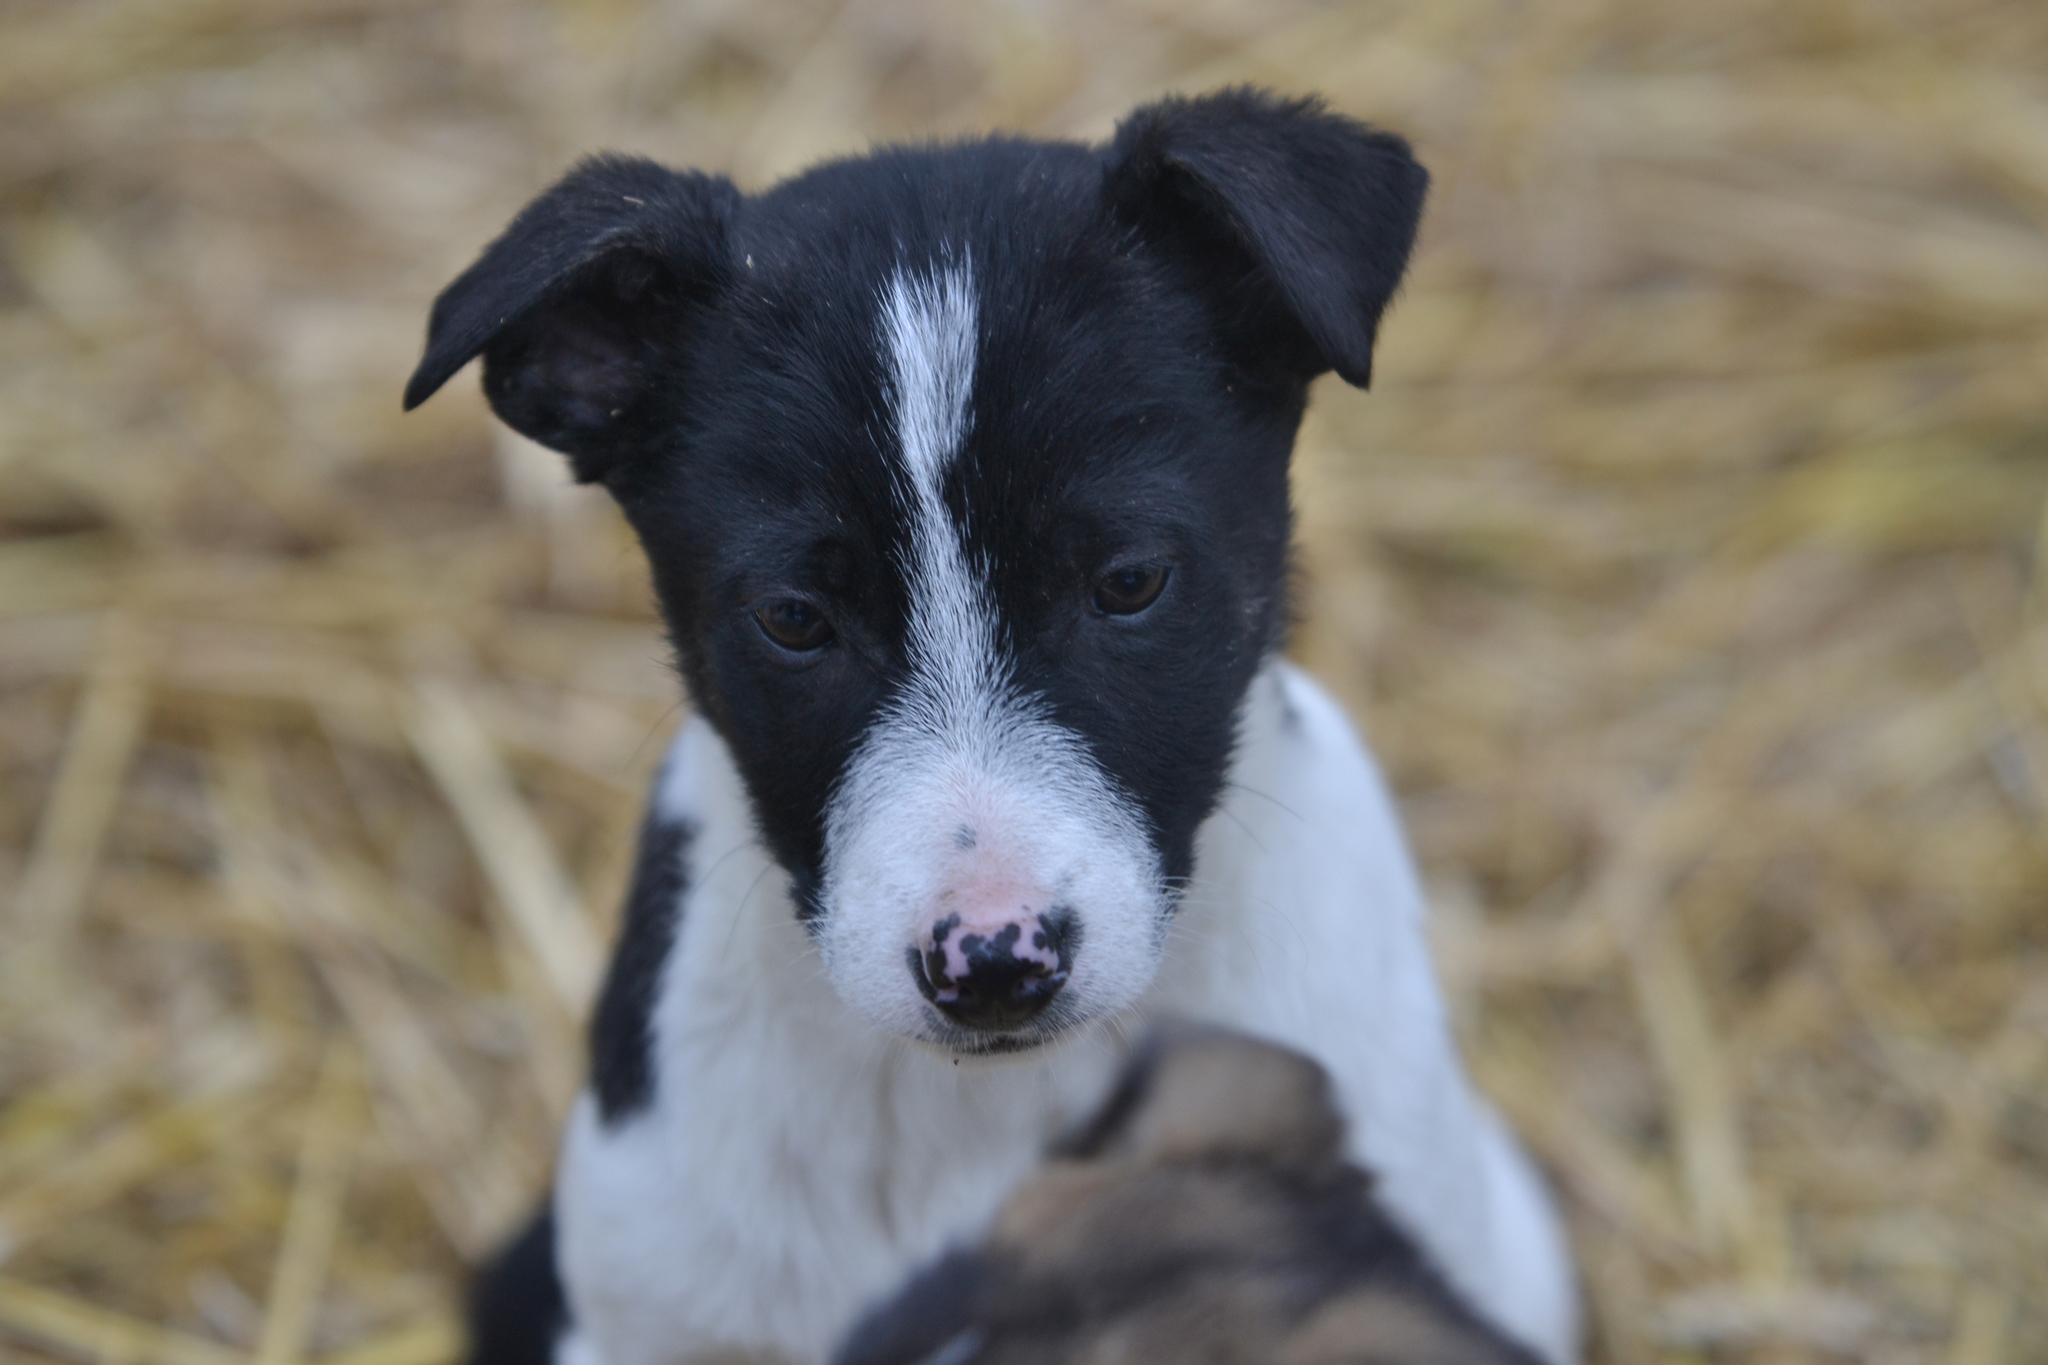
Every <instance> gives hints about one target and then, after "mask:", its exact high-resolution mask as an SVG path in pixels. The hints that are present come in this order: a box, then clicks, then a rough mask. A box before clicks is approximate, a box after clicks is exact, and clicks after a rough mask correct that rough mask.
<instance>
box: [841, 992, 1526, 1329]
mask: <svg viewBox="0 0 2048 1365" xmlns="http://www.w3.org/2000/svg"><path fill="white" fill-rule="evenodd" d="M1342 1139H1343V1128H1342V1124H1341V1123H1340V1122H1339V1120H1338V1117H1337V1114H1336V1112H1335V1110H1334V1109H1333V1108H1332V1106H1331V1103H1330V1100H1329V1095H1328V1083H1327V1079H1326V1078H1325V1076H1324V1075H1323V1073H1322V1070H1321V1069H1320V1068H1319V1067H1318V1066H1316V1064H1315V1063H1314V1062H1312V1061H1310V1060H1309V1059H1308V1058H1306V1057H1302V1056H1300V1055H1298V1054H1295V1053H1292V1052H1287V1051H1284V1050H1281V1049H1279V1048H1274V1047H1269V1046H1267V1045H1264V1044H1261V1043H1257V1042H1254V1041H1252V1040H1250V1039H1246V1038H1242V1037H1237V1036H1234V1035H1227V1034H1219V1033H1209V1032H1201V1033H1181V1034H1178V1035H1173V1036H1168V1037H1166V1038H1165V1039H1163V1040H1161V1041H1157V1042H1155V1043H1154V1044H1153V1045H1152V1046H1151V1048H1150V1049H1149V1051H1148V1052H1146V1053H1144V1054H1141V1056H1140V1058H1139V1059H1138V1061H1137V1062H1136V1063H1135V1064H1134V1065H1133V1067H1132V1069H1131V1070H1130V1072H1129V1073H1128V1074H1127V1075H1126V1077H1125V1078H1124V1081H1123V1083H1122V1085H1121V1086H1120V1088H1119V1090H1118V1091H1117V1093H1116V1094H1115V1095H1114V1096H1112V1097H1111V1099H1110V1101H1109V1102H1108V1103H1107V1104H1106V1105H1105V1106H1104V1108H1103V1111H1102V1113H1101V1114H1100V1115H1098V1116H1097V1118H1096V1119H1095V1120H1094V1121H1093V1122H1092V1123H1091V1124H1090V1125H1089V1126H1088V1128H1087V1129H1086V1130H1084V1131H1083V1132H1082V1133H1080V1134H1078V1135H1077V1136H1076V1138H1075V1139H1074V1140H1072V1141H1070V1142H1069V1143H1068V1144H1066V1145H1065V1147H1064V1149H1063V1150H1062V1151H1061V1152H1060V1153H1058V1154H1056V1155H1055V1158H1054V1159H1053V1160H1052V1161H1049V1162H1048V1163H1047V1164H1046V1165H1045V1166H1044V1167H1042V1168H1041V1169H1040V1170H1039V1171H1038V1172H1037V1173H1036V1174H1035V1175H1034V1176H1032V1177H1031V1178H1030V1179H1028V1180H1026V1181H1025V1182H1024V1184H1023V1185H1021V1186H1020V1187H1019V1188H1018V1189H1017V1190H1016V1191H1015V1192H1014V1193H1013V1194H1012V1195H1011V1197H1010V1198H1009V1200H1008V1201H1007V1202H1006V1203H1005V1204H1004V1206H1003V1208H1002V1210H1001V1212H1000V1213H999V1214H998V1215H997V1218H996V1222H995V1226H994V1228H993V1229H992V1230H991V1232H990V1234H989V1236H988V1238H987V1240H986V1241H984V1242H983V1243H982V1244H981V1245H980V1246H978V1247H974V1248H971V1249H963V1250H959V1251H956V1252H954V1253H952V1254H951V1255H949V1256H947V1257H945V1258H944V1259H942V1260H941V1261H939V1262H938V1263H936V1264H935V1265H933V1266H931V1267H930V1268H928V1269H927V1270H926V1271H924V1272H923V1273H921V1274H920V1275H918V1276H917V1277H915V1278H914V1279H913V1280H912V1281H911V1282H910V1284H908V1285H907V1286H905V1287H904V1288H903V1289H902V1290H901V1291H900V1292H899V1293H898V1294H897V1295H896V1296H895V1297H894V1298H892V1299H890V1300H889V1301H888V1302H886V1303H884V1304H883V1305H881V1306H880V1307H878V1308H877V1309H876V1310H875V1311H874V1312H872V1313H871V1314H869V1315H868V1317H867V1318H866V1319H865V1320H864V1321H863V1322H862V1323H861V1324H860V1325H858V1326H857V1327H856V1328H855V1330H854V1332H853V1334H852V1335H851V1336H850V1337H849V1339H848V1341H847V1343H846V1344H845V1346H844V1347H843V1348H842V1349H841V1352H840V1354H839V1356H838V1357H837V1365H933V1363H934V1362H938V1361H945V1362H949V1365H1082V1363H1083V1362H1090V1361H1104V1360H1117V1361H1124V1362H1131V1365H1151V1363H1152V1362H1158V1365H1168V1362H1171V1363H1172V1365H1205V1363H1208V1365H1240V1363H1241V1365H1251V1363H1252V1362H1258V1365H1367V1362H1378V1363H1379V1365H1454V1363H1455V1365H1531V1358H1530V1357H1529V1356H1528V1355H1527V1354H1526V1353H1524V1352H1522V1351H1521V1350H1520V1349H1518V1348H1517V1347H1515V1346H1514V1345H1512V1344H1511V1343H1509V1342H1507V1341H1506V1340H1504V1339H1503V1338H1501V1337H1500V1336H1499V1335H1498V1334H1497V1333H1495V1332H1492V1331H1490V1330H1489V1329H1488V1328H1487V1327H1486V1326H1485V1325H1484V1324H1482V1323H1480V1322H1479V1321H1478V1320H1477V1319H1476V1318H1474V1317H1473V1316H1472V1314H1471V1313H1470V1312H1469V1311H1468V1310H1467V1309H1466V1308H1465V1307H1464V1306H1463V1305H1462V1304H1461V1303H1459V1302H1458V1301H1457V1300H1456V1298H1455V1296H1454V1295H1453V1294H1452V1293H1451V1291H1450V1290H1449V1289H1448V1288H1447V1287H1446V1286H1445V1285H1444V1283H1443V1282H1442V1280H1441V1279H1439V1278H1438V1276H1437V1275H1436V1274H1435V1273H1434V1272H1433V1271H1432V1270H1431V1268H1430V1267H1429V1266H1427V1265H1426V1264H1425V1263H1424V1262H1423V1260H1422V1257H1421V1255H1420V1253H1419V1252H1418V1251H1417V1250H1416V1248H1415V1246H1414V1244H1413V1243H1412V1242H1411V1241H1410V1240H1409V1239H1408V1238H1407V1237H1406V1236H1405V1235H1404V1234H1403V1233H1402V1232H1401V1231H1400V1230H1399V1229H1397V1228H1396V1227H1395V1226H1394V1225H1393V1224H1392V1223H1390V1222H1389V1221H1388V1220H1387V1218H1386V1217H1385V1215H1384V1214H1383V1213H1381V1212H1380V1210H1379V1209H1378V1207H1377V1206H1376V1204H1375V1203H1374V1202H1373V1200H1372V1198H1371V1195H1370V1190H1369V1185H1368V1182H1367V1181H1366V1180H1365V1178H1364V1177H1363V1175H1362V1174H1361V1173H1360V1172H1359V1171H1357V1170H1356V1169H1355V1168H1353V1167H1349V1166H1347V1165H1345V1164H1344V1162H1343V1159H1342V1155H1341V1148H1342Z"/></svg>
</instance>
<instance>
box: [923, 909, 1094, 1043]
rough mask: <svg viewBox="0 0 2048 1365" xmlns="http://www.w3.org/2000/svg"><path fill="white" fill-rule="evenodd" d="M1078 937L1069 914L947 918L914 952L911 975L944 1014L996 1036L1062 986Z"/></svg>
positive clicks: (1021, 1021) (1019, 1023) (1018, 1023)
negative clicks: (986, 919) (970, 920)
mask: <svg viewBox="0 0 2048 1365" xmlns="http://www.w3.org/2000/svg"><path fill="white" fill-rule="evenodd" d="M1075 936H1076V935H1075V927H1074V923H1073V917H1072V916H1071V915H1067V914H1061V913H1055V914H1051V915H1036V914H1031V913H1030V912H1028V911H1026V912H1024V913H1022V914H1019V915H1017V916H1015V917H1014V918H1009V919H1002V920H997V921H995V922H993V923H983V922H976V923H972V924H969V923H963V922H962V920H961V918H960V916H958V915H947V916H946V917H945V918H944V919H941V920H938V921H937V922H935V923H934V924H933V925H932V927H931V929H930V931H929V932H928V933H927V934H926V935H925V942H924V943H923V945H922V946H921V947H920V948H914V949H912V950H911V954H910V956H911V966H910V970H911V975H912V976H914V977H916V978H917V988H918V989H919V990H920V991H922V992H924V998H925V999H927V1000H929V1001H931V1002H932V1003H933V1004H934V1005H936V1006H938V1007H939V1010H940V1011H941V1012H942V1013H944V1014H945V1016H946V1017H947V1018H949V1019H951V1020H953V1021H954V1022H955V1023H958V1024H965V1025H966V1026H967V1027H968V1028H972V1029H985V1030H987V1031H989V1032H992V1033H1000V1032H1003V1031H1005V1030H1008V1029H1014V1028H1018V1027H1020V1026H1022V1025H1023V1024H1025V1023H1027V1022H1028V1021H1030V1020H1031V1019H1032V1018H1033V1017H1034V1016H1036V1015H1037V1014H1038V1013H1039V1011H1041V1010H1043V1009H1044V1008H1045V1007H1046V1006H1047V1005H1048V1004H1050V1003H1051V1002H1052V998H1053V997H1054V996H1055V995H1058V994H1059V993H1060V987H1062V986H1064V985H1066V984H1067V973H1068V971H1069V970H1070V969H1071V967H1072V966H1073V940H1074V938H1075Z"/></svg>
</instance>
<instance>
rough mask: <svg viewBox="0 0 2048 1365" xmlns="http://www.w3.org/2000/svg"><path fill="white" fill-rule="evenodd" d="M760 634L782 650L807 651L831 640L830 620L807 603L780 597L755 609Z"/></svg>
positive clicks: (824, 644)
mask: <svg viewBox="0 0 2048 1365" xmlns="http://www.w3.org/2000/svg"><path fill="white" fill-rule="evenodd" d="M754 620H755V622H756V623H757V624H759V625H760V627H761V633H762V634H763V635H765V636H767V637H768V638H769V639H770V640H773V641H774V642H775V643H776V644H778V645H781V646H782V647H783V648H784V649H788V650H794V651H795V652H796V653H799V654H808V653H810V652H811V651H812V650H814V649H823V648H824V647H825V646H826V645H828V644H830V643H831V642H832V623H831V622H830V621H827V620H826V619H825V613H823V612H821V611H819V610H818V609H817V608H816V607H814V606H812V605H811V604H810V603H808V602H804V601H800V600H798V599H797V598H794V597H781V598H777V599H776V600H775V601H773V602H770V603H767V604H766V605H765V606H759V607H756V608H754Z"/></svg>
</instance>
